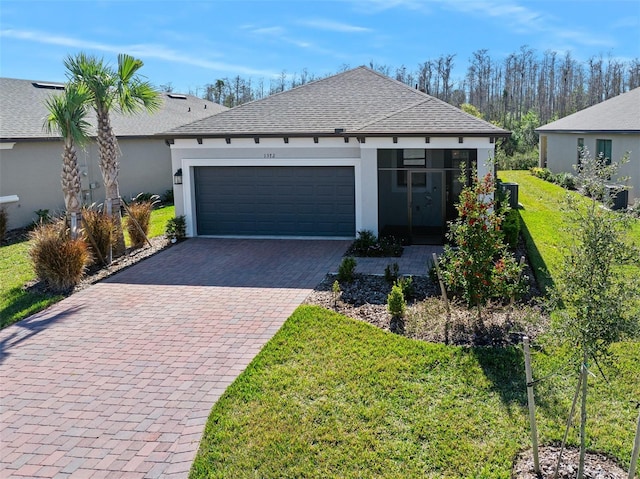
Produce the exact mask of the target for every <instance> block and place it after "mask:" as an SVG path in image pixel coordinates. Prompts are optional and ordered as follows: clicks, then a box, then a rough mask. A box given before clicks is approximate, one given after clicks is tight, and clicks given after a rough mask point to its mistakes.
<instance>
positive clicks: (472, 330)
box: [305, 274, 548, 346]
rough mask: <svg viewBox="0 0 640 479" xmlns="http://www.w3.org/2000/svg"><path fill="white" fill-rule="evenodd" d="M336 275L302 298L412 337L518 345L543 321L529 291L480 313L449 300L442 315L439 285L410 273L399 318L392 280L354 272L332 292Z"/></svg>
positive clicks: (538, 330) (538, 329) (534, 333)
mask: <svg viewBox="0 0 640 479" xmlns="http://www.w3.org/2000/svg"><path fill="white" fill-rule="evenodd" d="M336 279H337V278H336V276H335V275H327V276H326V277H325V279H324V280H323V281H322V282H321V283H320V284H319V285H318V286H317V287H316V288H315V289H314V291H313V292H312V293H311V294H310V295H309V296H308V297H307V299H306V300H305V303H306V304H315V305H318V306H322V307H324V308H327V309H332V310H334V311H336V312H338V313H340V314H343V315H345V316H348V317H351V318H354V319H359V320H362V321H366V322H368V323H370V324H372V325H374V326H377V327H379V328H381V329H385V330H388V331H392V332H394V333H398V334H402V335H404V336H407V337H410V338H412V339H420V340H423V341H430V342H441V343H446V344H456V345H467V346H507V345H512V344H520V343H521V342H522V336H523V335H525V334H526V335H528V336H530V337H532V338H535V337H536V336H538V335H539V334H540V333H541V332H542V331H543V330H544V329H545V328H546V326H547V324H548V319H547V317H546V315H545V314H544V313H543V310H542V308H541V307H540V306H539V305H538V304H537V300H536V298H535V297H534V296H532V295H531V294H529V295H528V296H527V298H524V299H523V300H521V301H519V302H517V303H516V304H514V305H513V306H510V305H498V304H493V305H490V306H489V307H488V308H485V309H483V310H482V311H481V312H480V314H478V312H477V311H476V310H468V309H467V308H466V307H464V306H463V305H460V304H451V305H450V314H449V315H447V310H446V306H445V303H444V301H442V300H441V299H440V291H439V287H438V285H437V284H434V282H433V281H431V280H430V278H429V277H426V276H414V277H413V286H414V291H415V294H414V296H413V297H412V298H411V299H410V300H409V301H408V304H407V306H408V307H407V313H406V315H405V317H404V319H403V320H398V319H395V318H392V317H391V314H389V312H388V311H387V295H388V294H389V292H390V291H391V284H389V283H388V282H387V281H386V280H385V278H384V277H383V276H374V275H361V274H358V275H356V277H355V279H354V281H353V282H351V283H344V284H340V288H341V292H340V293H339V294H338V295H337V296H336V295H335V294H334V293H333V291H332V285H333V283H334V281H336Z"/></svg>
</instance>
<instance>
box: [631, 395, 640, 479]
mask: <svg viewBox="0 0 640 479" xmlns="http://www.w3.org/2000/svg"><path fill="white" fill-rule="evenodd" d="M638 408H640V403H638ZM638 454H640V413H638V426H637V428H636V439H635V441H634V442H633V452H632V453H631V464H629V479H634V477H635V474H636V466H637V464H638Z"/></svg>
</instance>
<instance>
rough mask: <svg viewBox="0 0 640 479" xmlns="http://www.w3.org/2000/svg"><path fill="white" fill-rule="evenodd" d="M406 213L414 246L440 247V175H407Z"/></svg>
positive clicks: (441, 206) (425, 172) (442, 179)
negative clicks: (431, 245) (434, 244)
mask: <svg viewBox="0 0 640 479" xmlns="http://www.w3.org/2000/svg"><path fill="white" fill-rule="evenodd" d="M408 175H409V176H408V178H407V180H408V181H407V208H408V209H407V212H408V216H409V236H410V237H411V242H412V243H414V244H429V243H437V244H439V243H441V242H442V239H443V234H444V215H445V198H444V192H445V190H444V175H443V172H441V171H437V172H433V171H408Z"/></svg>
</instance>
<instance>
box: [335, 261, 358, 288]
mask: <svg viewBox="0 0 640 479" xmlns="http://www.w3.org/2000/svg"><path fill="white" fill-rule="evenodd" d="M357 264H358V263H357V262H356V259H355V258H354V257H353V256H345V257H344V258H343V259H342V262H341V263H340V266H338V281H340V282H341V283H351V282H352V281H353V279H354V277H355V271H356V265H357Z"/></svg>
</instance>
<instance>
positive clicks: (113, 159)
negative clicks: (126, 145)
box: [98, 111, 125, 257]
mask: <svg viewBox="0 0 640 479" xmlns="http://www.w3.org/2000/svg"><path fill="white" fill-rule="evenodd" d="M98 149H99V155H100V171H101V172H102V179H103V181H104V187H105V200H107V201H111V202H112V217H113V223H114V227H115V229H116V231H115V244H114V245H113V256H115V257H118V256H121V255H122V254H124V251H125V244H124V232H123V230H122V216H121V214H120V191H119V188H118V172H119V170H120V164H119V162H118V157H119V156H120V149H119V148H118V140H117V138H116V136H115V135H114V134H113V129H112V128H111V121H110V120H109V113H108V112H107V111H98Z"/></svg>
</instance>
